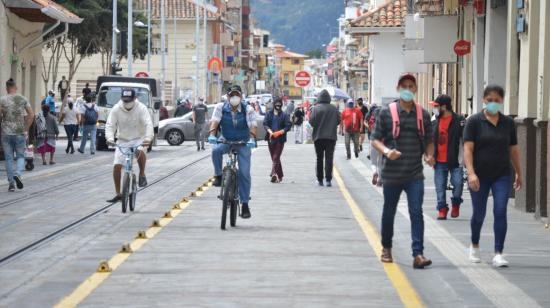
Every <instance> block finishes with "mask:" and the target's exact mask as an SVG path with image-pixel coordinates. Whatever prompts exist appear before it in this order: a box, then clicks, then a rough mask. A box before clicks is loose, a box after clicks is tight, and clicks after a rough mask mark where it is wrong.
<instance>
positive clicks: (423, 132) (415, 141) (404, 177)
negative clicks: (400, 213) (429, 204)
mask: <svg viewBox="0 0 550 308" xmlns="http://www.w3.org/2000/svg"><path fill="white" fill-rule="evenodd" d="M397 91H398V92H399V98H400V99H399V100H397V101H395V102H393V103H390V104H389V105H388V106H387V107H384V108H382V110H380V113H379V115H378V118H377V120H376V125H375V129H374V132H373V133H372V134H371V140H372V141H371V144H372V146H373V147H374V148H375V149H376V150H378V151H379V152H380V153H382V154H383V155H384V163H383V164H382V170H381V174H380V176H381V179H382V185H383V190H384V208H383V211H382V247H383V249H382V254H381V258H380V259H381V261H382V262H386V263H390V262H393V257H392V253H391V248H392V238H393V224H394V220H395V213H396V210H397V204H398V202H399V198H400V196H401V193H402V192H403V191H405V193H406V194H407V201H408V207H409V215H410V221H411V237H412V255H413V258H414V260H413V267H414V268H424V267H426V266H429V265H431V264H432V261H431V260H430V259H428V258H426V257H424V218H423V214H422V203H423V201H424V174H423V170H424V166H423V164H422V156H424V159H425V161H426V162H427V163H428V164H429V165H430V166H433V164H434V163H435V161H434V158H433V143H432V137H433V135H432V125H431V123H430V114H429V113H428V112H427V111H426V110H424V109H423V108H422V107H421V106H420V105H418V104H417V103H416V102H415V100H414V98H415V94H416V91H417V85H416V78H415V77H414V76H413V75H412V74H404V75H402V76H401V77H400V78H399V81H398V83H397Z"/></svg>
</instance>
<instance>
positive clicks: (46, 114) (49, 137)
mask: <svg viewBox="0 0 550 308" xmlns="http://www.w3.org/2000/svg"><path fill="white" fill-rule="evenodd" d="M36 124H37V127H38V148H37V152H38V153H40V155H42V164H43V165H47V163H46V153H50V165H55V161H54V160H53V156H54V154H55V140H56V139H57V136H59V128H58V127H57V123H56V122H55V117H54V116H53V115H52V114H51V113H50V106H49V105H42V112H41V113H39V114H38V115H37V116H36Z"/></svg>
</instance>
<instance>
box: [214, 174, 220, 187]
mask: <svg viewBox="0 0 550 308" xmlns="http://www.w3.org/2000/svg"><path fill="white" fill-rule="evenodd" d="M212 185H214V186H215V187H221V186H222V176H221V175H216V176H215V177H214V183H213V184H212Z"/></svg>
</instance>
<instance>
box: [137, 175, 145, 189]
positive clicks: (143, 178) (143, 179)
mask: <svg viewBox="0 0 550 308" xmlns="http://www.w3.org/2000/svg"><path fill="white" fill-rule="evenodd" d="M145 186H147V177H146V176H145V175H144V176H140V177H139V187H145Z"/></svg>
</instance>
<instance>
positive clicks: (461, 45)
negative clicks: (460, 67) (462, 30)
mask: <svg viewBox="0 0 550 308" xmlns="http://www.w3.org/2000/svg"><path fill="white" fill-rule="evenodd" d="M454 51H455V53H456V54H457V55H458V56H459V57H462V56H465V55H467V54H469V53H470V52H471V51H472V43H470V42H469V41H466V40H459V41H457V42H456V43H455V46H454Z"/></svg>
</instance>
